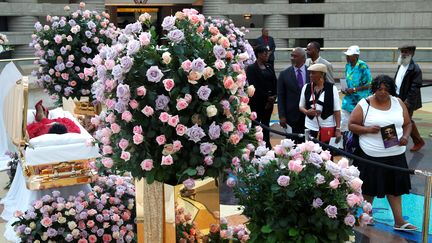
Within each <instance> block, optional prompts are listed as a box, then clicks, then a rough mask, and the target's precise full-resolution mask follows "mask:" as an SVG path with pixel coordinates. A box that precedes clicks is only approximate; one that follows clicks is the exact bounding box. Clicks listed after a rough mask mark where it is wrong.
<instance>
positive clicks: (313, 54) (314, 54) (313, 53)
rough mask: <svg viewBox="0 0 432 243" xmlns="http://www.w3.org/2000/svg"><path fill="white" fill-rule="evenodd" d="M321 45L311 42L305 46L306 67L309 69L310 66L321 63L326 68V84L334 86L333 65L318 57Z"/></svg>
mask: <svg viewBox="0 0 432 243" xmlns="http://www.w3.org/2000/svg"><path fill="white" fill-rule="evenodd" d="M320 51H321V45H320V44H319V43H318V42H316V41H312V42H310V43H309V44H308V45H307V46H306V52H307V55H308V57H309V58H308V59H306V66H308V67H310V66H311V65H312V64H316V63H322V64H324V65H326V67H327V74H326V77H327V82H330V83H332V84H334V74H333V65H332V64H331V63H330V62H329V61H327V60H326V59H324V58H322V57H321V56H320Z"/></svg>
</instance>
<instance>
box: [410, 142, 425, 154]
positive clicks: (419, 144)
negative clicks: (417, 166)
mask: <svg viewBox="0 0 432 243" xmlns="http://www.w3.org/2000/svg"><path fill="white" fill-rule="evenodd" d="M424 145H425V142H424V141H423V140H422V141H421V142H420V143H417V144H414V146H412V148H411V149H410V151H411V152H417V151H419V150H420V149H421V148H422V147H423V146H424Z"/></svg>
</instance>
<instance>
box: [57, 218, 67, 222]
mask: <svg viewBox="0 0 432 243" xmlns="http://www.w3.org/2000/svg"><path fill="white" fill-rule="evenodd" d="M57 221H58V222H59V223H60V224H64V223H66V218H65V217H59V218H58V219H57Z"/></svg>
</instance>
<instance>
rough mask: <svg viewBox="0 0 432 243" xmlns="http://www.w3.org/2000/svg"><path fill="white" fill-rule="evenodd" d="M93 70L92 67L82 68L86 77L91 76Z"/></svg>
mask: <svg viewBox="0 0 432 243" xmlns="http://www.w3.org/2000/svg"><path fill="white" fill-rule="evenodd" d="M93 73H94V70H93V68H84V75H85V76H87V77H89V76H90V77H91V76H93Z"/></svg>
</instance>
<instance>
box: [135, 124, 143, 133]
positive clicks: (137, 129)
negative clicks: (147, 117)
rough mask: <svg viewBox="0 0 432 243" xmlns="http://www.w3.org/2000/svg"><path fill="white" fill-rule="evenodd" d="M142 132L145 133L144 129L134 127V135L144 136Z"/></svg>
mask: <svg viewBox="0 0 432 243" xmlns="http://www.w3.org/2000/svg"><path fill="white" fill-rule="evenodd" d="M142 132H143V129H142V127H141V126H138V125H137V126H134V128H133V133H134V134H142Z"/></svg>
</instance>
